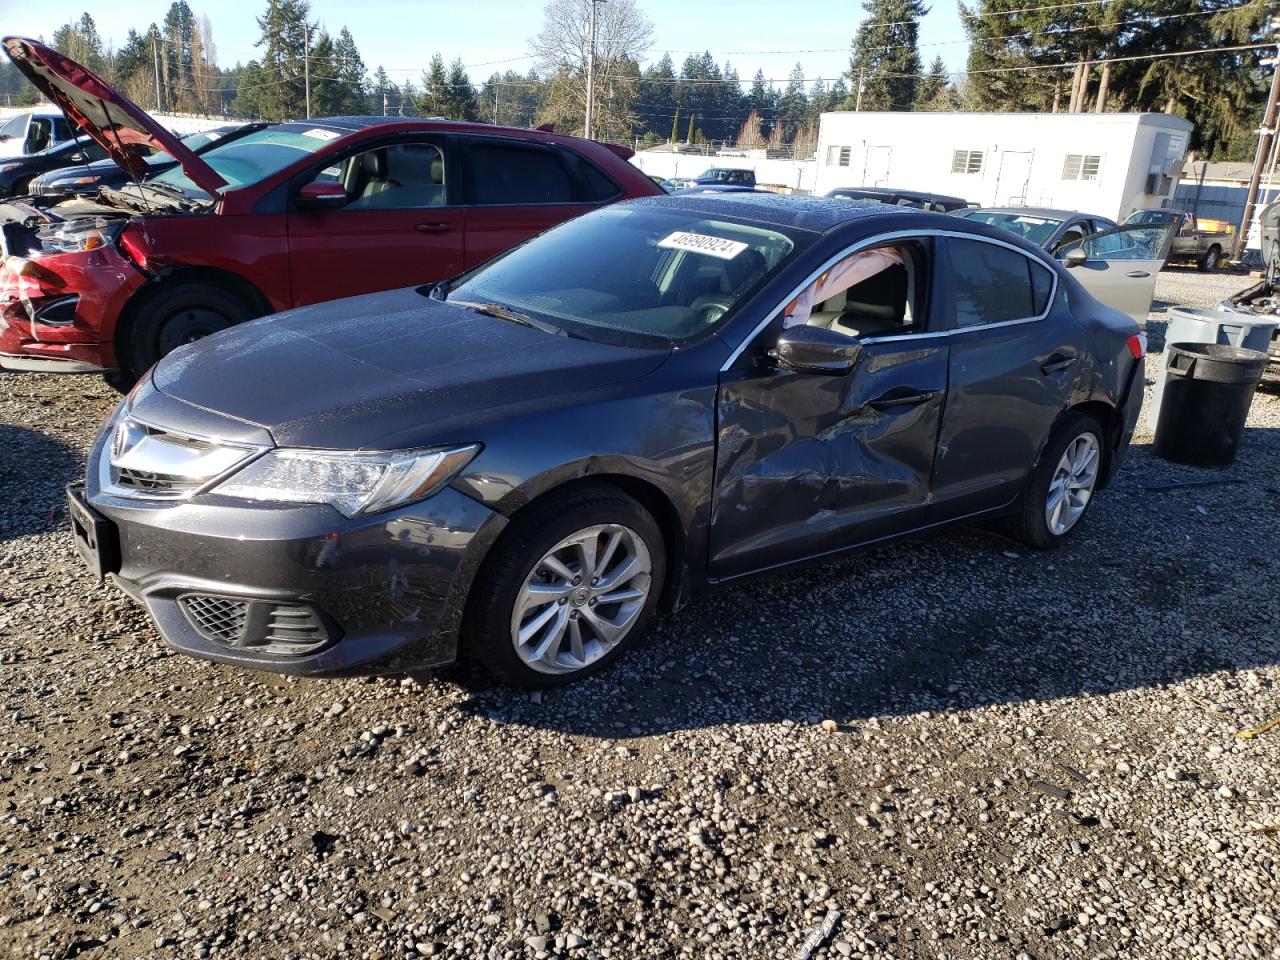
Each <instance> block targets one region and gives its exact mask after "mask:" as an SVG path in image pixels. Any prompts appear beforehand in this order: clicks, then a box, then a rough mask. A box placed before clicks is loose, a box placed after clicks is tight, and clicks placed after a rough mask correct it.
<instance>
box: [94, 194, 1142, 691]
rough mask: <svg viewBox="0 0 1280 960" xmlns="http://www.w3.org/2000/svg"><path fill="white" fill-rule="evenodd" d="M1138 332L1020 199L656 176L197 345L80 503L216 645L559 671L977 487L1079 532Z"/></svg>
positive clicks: (97, 554)
mask: <svg viewBox="0 0 1280 960" xmlns="http://www.w3.org/2000/svg"><path fill="white" fill-rule="evenodd" d="M1141 356H1142V341H1141V339H1140V337H1139V335H1138V330H1137V327H1136V326H1135V325H1134V324H1133V322H1132V321H1130V320H1129V319H1128V318H1127V317H1126V316H1124V315H1123V314H1119V313H1116V312H1114V311H1112V310H1109V309H1107V308H1105V307H1102V306H1100V305H1099V304H1098V303H1097V302H1096V301H1094V300H1093V298H1092V297H1090V296H1089V295H1088V294H1087V293H1085V291H1084V290H1083V288H1081V287H1080V285H1079V284H1078V283H1077V282H1076V281H1075V280H1074V279H1073V277H1072V276H1071V273H1070V272H1068V271H1067V270H1066V269H1065V268H1063V267H1062V266H1060V265H1059V264H1057V263H1055V262H1054V261H1053V260H1052V259H1050V258H1048V257H1047V256H1046V255H1045V254H1044V252H1043V251H1041V250H1040V249H1039V248H1037V247H1035V246H1033V245H1031V244H1027V243H1024V242H1022V241H1019V240H1016V239H1014V238H1012V237H1010V236H1009V234H1007V233H1005V232H1002V231H999V230H996V229H993V228H989V227H985V226H982V225H977V224H969V223H966V222H964V221H961V220H957V219H955V218H953V217H949V216H944V215H941V214H932V213H923V212H919V211H911V210H895V209H892V208H887V207H883V206H878V205H868V204H855V203H847V202H843V201H836V200H826V199H818V198H774V197H761V196H753V195H741V196H719V197H711V196H702V197H697V196H690V197H662V198H653V199H647V200H641V201H635V202H630V203H623V204H619V205H616V206H613V207H609V208H607V209H604V210H600V211H597V212H594V213H590V214H587V215H586V216H583V217H581V218H579V219H577V220H574V221H571V222H569V223H567V224H564V225H562V226H559V227H557V228H555V229H553V230H551V231H549V232H548V233H546V234H543V235H542V236H540V237H538V238H536V239H534V240H532V241H529V242H528V243H526V244H524V245H523V246H520V247H518V248H516V249H515V250H513V251H510V252H509V253H507V254H505V255H503V256H501V257H499V258H498V259H496V260H493V261H491V262H490V263H488V264H486V265H484V266H481V267H479V268H477V269H476V270H474V271H472V272H471V273H468V274H465V275H463V276H461V277H459V278H457V279H456V280H455V281H453V282H452V283H444V284H439V285H436V286H434V287H430V288H428V287H419V288H416V289H415V288H410V289H404V290H396V291H391V292H388V293H381V294H373V295H369V296H364V297H358V298H354V299H350V300H342V301H336V302H332V303H327V304H322V305H318V306H313V307H307V308H305V309H301V310H295V311H290V312H287V313H282V314H278V315H276V316H273V317H268V318H264V319H262V320H257V321H253V322H251V323H246V324H243V325H241V326H239V327H236V328H233V329H231V330H228V331H225V332H223V333H221V334H217V335H215V336H212V337H209V338H207V339H205V340H202V341H200V342H198V343H195V344H192V345H189V346H187V347H183V348H181V349H179V350H177V351H175V352H173V353H172V354H170V355H169V356H168V357H167V358H165V359H164V360H162V361H161V362H160V363H159V364H158V365H157V366H156V367H155V368H154V369H153V370H152V372H151V373H150V374H149V375H148V376H146V377H144V378H143V380H142V382H141V383H140V384H139V386H138V387H137V389H135V391H134V392H133V393H132V394H131V395H130V396H129V397H127V398H126V399H125V400H124V401H123V402H122V403H121V405H120V406H119V408H118V409H117V410H116V411H115V413H114V414H113V416H112V417H111V419H110V421H109V422H108V423H107V424H106V426H105V427H104V429H103V432H102V435H101V437H100V438H99V440H98V442H97V444H96V446H95V447H94V449H93V452H92V455H91V458H90V466H89V471H88V477H87V478H86V482H85V484H84V485H83V486H77V487H73V488H71V489H70V490H69V509H70V513H71V517H72V521H73V524H72V525H73V529H74V533H75V537H76V541H77V545H78V547H79V549H80V550H81V552H82V554H83V555H84V557H85V558H86V560H87V561H88V562H89V563H90V565H91V566H92V567H93V569H94V570H95V571H97V572H98V573H99V574H100V575H102V576H107V577H110V578H111V579H112V580H113V581H114V582H115V584H116V585H118V586H119V587H121V588H122V589H124V590H125V591H127V592H128V593H129V594H130V595H132V596H133V597H135V598H136V599H138V600H140V601H141V602H142V603H144V604H145V605H146V607H147V609H148V610H149V611H150V613H151V616H152V617H153V618H154V620H155V622H156V625H157V626H158V628H159V630H160V632H161V633H162V634H163V635H164V637H165V639H166V640H167V641H168V642H169V643H170V644H171V645H172V646H174V647H176V648H177V649H179V650H182V651H185V652H187V653H191V654H194V655H196V656H200V657H205V658H208V659H212V660H219V661H223V662H227V663H233V664H238V665H243V666H249V667H256V668H260V669H266V670H275V671H281V672H286V673H294V674H309V675H341V674H351V673H371V672H395V671H404V670H409V669H416V668H421V667H424V666H431V665H435V664H443V663H447V662H449V661H451V660H453V659H455V658H456V657H457V656H459V655H460V654H466V655H469V656H472V657H474V658H476V659H478V660H479V661H481V662H482V663H484V664H485V665H487V666H488V667H489V668H490V669H491V670H493V671H494V672H495V673H496V674H498V676H500V677H501V678H502V679H504V680H506V681H507V682H509V683H512V684H517V685H522V686H530V687H533V686H546V685H552V684H558V683H563V682H567V681H570V680H574V679H577V678H579V677H583V676H585V675H587V674H589V673H591V672H593V671H596V670H598V669H600V668H602V667H603V666H605V665H606V664H608V663H609V662H610V661H611V660H613V659H614V658H615V657H617V656H618V655H619V654H621V653H622V652H623V649H624V648H625V647H626V646H627V644H628V643H630V642H632V641H634V640H635V639H636V637H637V636H638V635H639V634H640V633H641V632H642V631H643V630H644V628H645V625H646V623H647V622H648V621H649V619H650V617H651V616H652V615H653V614H654V612H655V611H656V610H657V609H659V608H666V609H671V608H674V607H678V606H679V605H680V604H681V603H683V602H684V601H685V600H687V599H688V598H689V597H691V596H693V595H695V594H697V593H698V592H700V591H702V590H705V589H707V588H708V587H710V586H712V585H715V584H719V583H724V582H726V581H731V580H735V579H738V578H740V577H745V576H748V575H751V574H756V573H759V572H762V571H768V570H774V569H777V568H780V567H785V566H787V565H789V564H794V563H798V562H802V561H807V560H811V559H813V558H815V557H822V556H827V555H834V554H838V553H841V552H844V551H847V550H850V549H853V548H856V547H860V546H865V545H867V544H871V543H879V542H882V541H885V540H887V539H891V538H895V537H900V536H902V535H904V534H908V533H915V532H919V531H921V530H926V529H929V528H933V527H937V526H940V525H943V524H948V523H954V522H960V521H974V520H979V519H995V518H1001V519H1003V521H1004V522H1005V523H1006V524H1007V525H1008V528H1009V529H1010V531H1011V532H1012V533H1013V534H1014V535H1016V536H1018V537H1020V538H1022V539H1023V540H1024V541H1026V542H1027V543H1029V544H1031V545H1033V546H1035V547H1053V546H1056V545H1058V544H1059V543H1061V542H1062V541H1064V540H1065V539H1067V538H1068V537H1070V536H1071V535H1072V534H1073V533H1074V532H1075V531H1076V530H1077V529H1078V528H1079V526H1080V524H1081V521H1082V518H1083V516H1084V514H1085V513H1086V512H1087V510H1088V508H1089V506H1090V504H1091V503H1092V502H1093V498H1094V496H1095V495H1096V494H1097V492H1098V491H1099V490H1101V489H1102V488H1103V487H1104V486H1105V485H1106V484H1107V482H1108V480H1109V479H1110V478H1111V477H1112V475H1113V474H1114V473H1115V471H1116V469H1117V468H1118V467H1119V465H1120V463H1121V462H1122V460H1123V459H1124V456H1125V453H1126V450H1127V448H1128V444H1129V438H1130V436H1131V433H1132V431H1133V427H1134V423H1135V421H1136V418H1137V415H1138V408H1139V405H1140V403H1141V399H1142V380H1141V370H1142V363H1141Z"/></svg>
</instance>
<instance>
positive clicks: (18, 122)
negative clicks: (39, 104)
mask: <svg viewBox="0 0 1280 960" xmlns="http://www.w3.org/2000/svg"><path fill="white" fill-rule="evenodd" d="M30 118H31V114H29V113H20V114H18V115H17V116H16V117H13V118H11V119H10V120H8V121H6V122H5V124H4V126H0V137H21V136H25V135H26V132H27V120H29V119H30Z"/></svg>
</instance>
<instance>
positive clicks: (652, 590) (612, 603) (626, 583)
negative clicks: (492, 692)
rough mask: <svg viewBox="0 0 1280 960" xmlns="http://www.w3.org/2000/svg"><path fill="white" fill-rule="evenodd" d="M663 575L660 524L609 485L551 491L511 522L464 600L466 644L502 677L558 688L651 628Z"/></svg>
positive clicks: (608, 659) (532, 686)
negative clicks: (465, 602)
mask: <svg viewBox="0 0 1280 960" xmlns="http://www.w3.org/2000/svg"><path fill="white" fill-rule="evenodd" d="M665 580H666V552H665V545H664V542H663V537H662V531H661V530H660V529H659V527H658V524H657V521H655V520H654V519H653V516H652V515H651V514H650V513H649V511H648V510H646V509H645V508H644V507H643V506H641V505H640V504H639V503H638V502H636V501H635V500H634V499H632V498H631V497H629V496H627V495H626V494H624V493H622V492H621V491H619V490H616V489H614V488H612V487H609V486H606V485H592V486H590V487H576V488H574V489H573V490H572V491H566V492H565V493H564V494H562V495H552V496H551V497H549V498H548V499H546V500H545V501H543V502H542V503H539V504H537V505H535V506H534V507H533V509H532V510H531V512H530V513H529V514H527V515H525V516H523V517H520V518H518V519H517V520H516V521H514V522H513V524H512V526H511V527H509V528H508V529H507V530H506V531H505V532H504V533H503V535H502V537H501V538H499V540H498V542H497V543H496V544H495V545H494V547H493V551H492V553H491V554H490V556H489V557H488V558H487V559H486V560H485V563H484V566H483V567H482V569H481V571H480V573H479V575H478V576H477V578H476V582H475V585H474V586H473V588H472V591H471V596H470V599H469V601H468V605H467V618H466V621H465V627H464V632H465V642H466V645H467V651H468V653H470V654H471V655H472V656H474V657H475V658H476V659H477V660H478V661H479V662H480V663H482V664H483V665H484V666H485V667H486V668H488V669H489V671H490V672H492V673H493V674H495V675H496V676H497V677H498V678H499V679H500V680H502V681H503V682H504V683H507V684H509V685H511V686H514V687H520V688H523V689H537V688H546V687H556V686H561V685H563V684H566V683H572V682H575V681H577V680H581V679H583V678H584V677H588V676H590V675H591V674H593V673H596V672H598V671H600V670H603V669H604V668H605V667H606V666H608V665H609V664H610V663H612V662H613V661H614V660H616V659H617V658H618V657H619V656H620V655H621V654H622V653H623V651H624V650H625V649H626V648H627V647H628V646H630V645H631V644H632V643H633V642H634V641H635V638H636V637H638V636H640V635H641V634H642V633H644V630H645V628H646V627H647V626H648V623H649V621H650V619H652V617H653V613H654V610H655V609H656V608H657V605H658V599H659V597H660V596H661V594H662V587H663V584H664V583H665Z"/></svg>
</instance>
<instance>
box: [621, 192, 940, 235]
mask: <svg viewBox="0 0 1280 960" xmlns="http://www.w3.org/2000/svg"><path fill="white" fill-rule="evenodd" d="M629 202H630V203H635V204H648V205H656V206H662V207H667V208H674V209H676V210H687V211H688V212H689V213H697V214H705V215H709V216H716V215H720V216H730V217H736V218H738V219H742V220H753V221H755V222H757V223H762V224H766V225H771V226H775V227H788V228H793V229H795V228H798V229H801V230H811V231H813V232H815V233H825V232H826V231H828V230H831V229H833V228H835V227H839V226H843V225H845V224H847V223H849V222H850V221H851V220H862V219H868V218H872V217H888V216H923V215H924V213H923V211H920V210H916V209H914V208H911V207H905V208H904V207H891V206H888V205H886V204H883V203H878V202H876V201H874V200H840V199H837V198H834V197H810V196H801V195H794V194H793V195H788V194H781V193H718V192H717V193H693V194H687V193H686V194H668V195H667V196H665V197H645V198H643V199H639V200H632V201H629Z"/></svg>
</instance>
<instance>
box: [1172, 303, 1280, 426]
mask: <svg viewBox="0 0 1280 960" xmlns="http://www.w3.org/2000/svg"><path fill="white" fill-rule="evenodd" d="M1277 326H1280V318H1275V317H1254V316H1250V315H1248V314H1244V313H1233V312H1231V311H1230V310H1203V309H1200V308H1197V307H1174V308H1173V309H1172V310H1170V311H1169V326H1168V329H1167V330H1165V335H1164V342H1165V346H1166V349H1165V352H1164V359H1163V360H1162V361H1161V364H1160V372H1159V373H1158V374H1157V375H1156V385H1155V386H1154V387H1153V388H1152V389H1151V408H1150V410H1148V411H1147V426H1149V427H1150V428H1151V429H1152V430H1154V429H1155V428H1156V424H1157V423H1159V422H1160V406H1161V403H1162V401H1163V398H1164V386H1165V380H1167V379H1168V375H1169V374H1168V370H1169V351H1168V349H1167V347H1168V345H1169V344H1171V343H1221V344H1226V345H1228V346H1232V347H1245V348H1247V349H1249V350H1261V351H1262V352H1263V353H1265V352H1266V350H1267V344H1269V343H1270V342H1271V332H1272V331H1273V330H1275V328H1276V327H1277Z"/></svg>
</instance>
